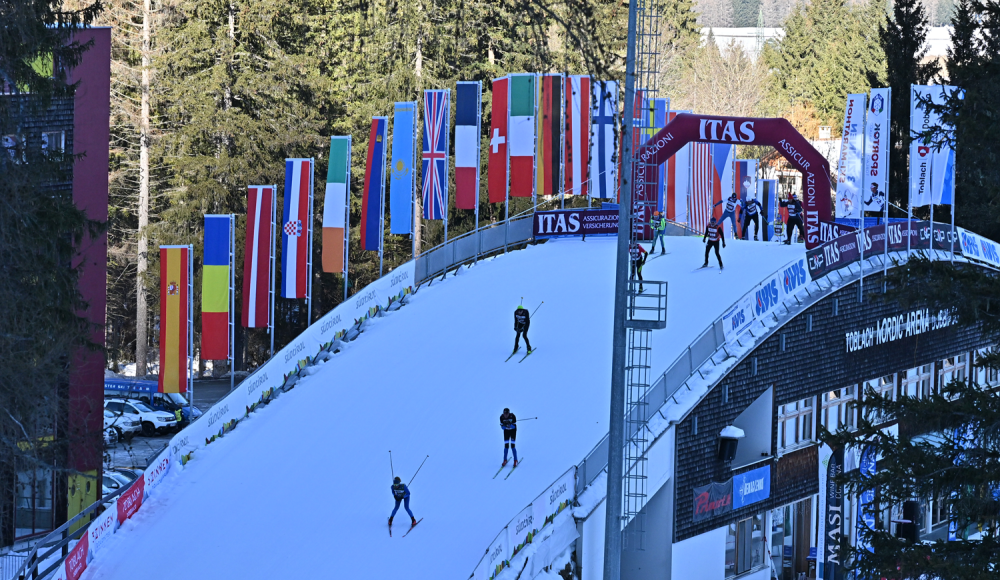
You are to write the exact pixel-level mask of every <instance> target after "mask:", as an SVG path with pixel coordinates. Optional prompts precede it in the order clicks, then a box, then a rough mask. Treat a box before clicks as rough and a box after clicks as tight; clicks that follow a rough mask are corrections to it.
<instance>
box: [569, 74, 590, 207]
mask: <svg viewBox="0 0 1000 580" xmlns="http://www.w3.org/2000/svg"><path fill="white" fill-rule="evenodd" d="M565 140H566V160H565V165H564V168H563V172H564V173H565V175H566V180H565V185H564V186H563V189H564V192H565V194H566V195H587V181H588V180H589V179H590V176H589V175H588V174H587V168H588V166H589V165H590V77H588V76H583V75H570V76H569V77H567V78H566V135H565Z"/></svg>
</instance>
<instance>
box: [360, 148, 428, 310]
mask: <svg viewBox="0 0 1000 580" xmlns="http://www.w3.org/2000/svg"><path fill="white" fill-rule="evenodd" d="M352 137H353V136H352V135H347V176H346V177H347V184H346V187H345V188H344V189H345V191H344V196H345V198H346V199H345V200H344V302H347V266H348V264H347V261H348V259H349V258H350V255H351V254H350V249H349V245H350V243H351V140H352ZM410 173H411V174H412V173H413V172H412V171H410ZM411 179H412V177H411ZM410 189H412V187H411V188H410ZM412 219H413V216H410V220H412ZM411 223H412V221H411ZM410 231H411V232H412V231H413V228H410ZM410 235H411V236H412V235H413V234H412V233H411V234H410Z"/></svg>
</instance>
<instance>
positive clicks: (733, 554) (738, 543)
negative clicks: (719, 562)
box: [726, 514, 765, 578]
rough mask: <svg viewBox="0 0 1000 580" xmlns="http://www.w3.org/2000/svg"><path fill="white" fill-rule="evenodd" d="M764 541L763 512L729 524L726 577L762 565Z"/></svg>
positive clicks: (743, 572)
mask: <svg viewBox="0 0 1000 580" xmlns="http://www.w3.org/2000/svg"><path fill="white" fill-rule="evenodd" d="M764 541H765V538H764V517H763V514H757V515H755V516H753V517H752V518H747V519H745V520H741V521H739V522H736V523H734V524H729V528H728V529H727V534H726V578H732V577H733V576H738V575H740V574H745V573H747V572H750V571H751V570H756V569H757V568H760V567H761V566H763V565H764V547H765V546H764Z"/></svg>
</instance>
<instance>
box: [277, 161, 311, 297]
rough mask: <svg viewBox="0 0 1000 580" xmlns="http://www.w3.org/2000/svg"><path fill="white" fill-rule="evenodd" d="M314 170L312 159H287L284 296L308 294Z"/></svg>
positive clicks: (282, 223) (283, 220) (284, 225)
mask: <svg viewBox="0 0 1000 580" xmlns="http://www.w3.org/2000/svg"><path fill="white" fill-rule="evenodd" d="M312 171H313V169H312V159H286V160H285V203H284V212H283V213H282V217H281V297H282V298H305V297H306V295H307V294H308V291H307V283H308V276H309V272H308V270H309V236H310V235H312V216H311V215H310V214H309V209H310V207H311V206H312Z"/></svg>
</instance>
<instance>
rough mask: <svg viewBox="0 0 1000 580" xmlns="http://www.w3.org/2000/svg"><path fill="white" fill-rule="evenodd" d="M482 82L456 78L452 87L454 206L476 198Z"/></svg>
mask: <svg viewBox="0 0 1000 580" xmlns="http://www.w3.org/2000/svg"><path fill="white" fill-rule="evenodd" d="M482 94H483V84H482V83H481V82H480V81H459V82H458V84H457V86H456V90H455V208H456V209H476V205H477V203H478V201H479V122H480V117H481V113H480V112H481V110H482V103H481V102H480V101H481V98H482Z"/></svg>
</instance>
